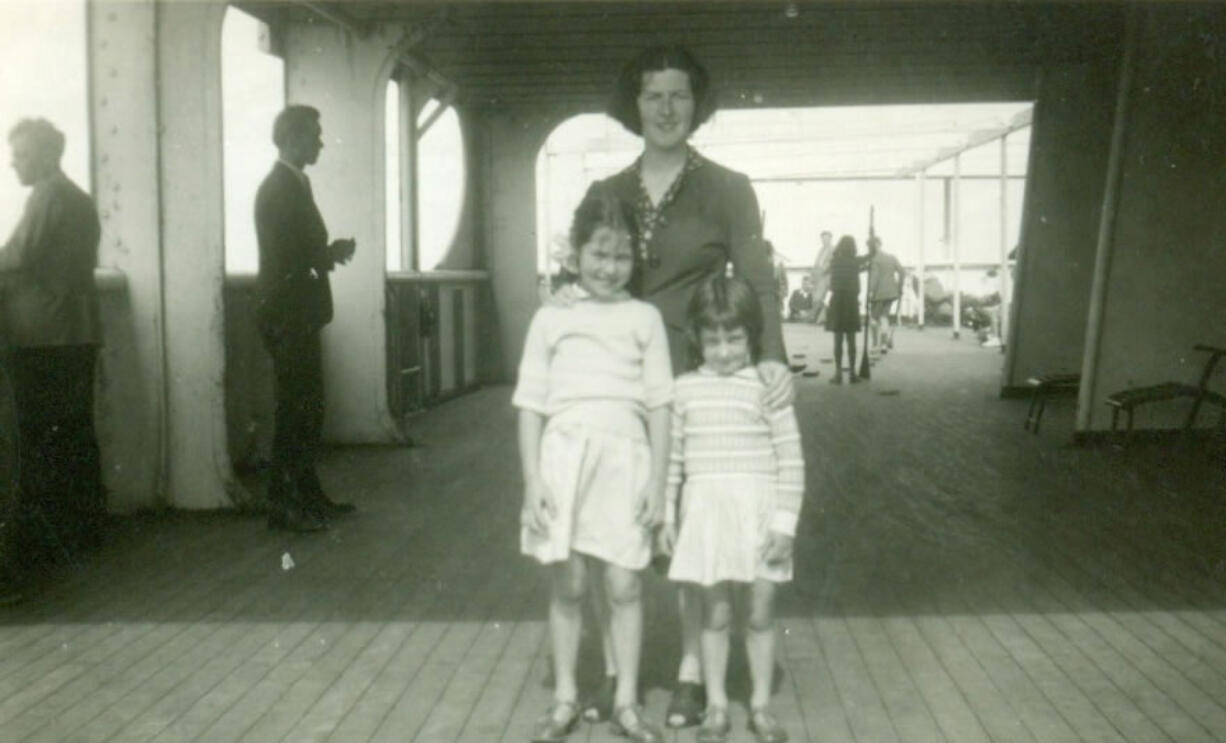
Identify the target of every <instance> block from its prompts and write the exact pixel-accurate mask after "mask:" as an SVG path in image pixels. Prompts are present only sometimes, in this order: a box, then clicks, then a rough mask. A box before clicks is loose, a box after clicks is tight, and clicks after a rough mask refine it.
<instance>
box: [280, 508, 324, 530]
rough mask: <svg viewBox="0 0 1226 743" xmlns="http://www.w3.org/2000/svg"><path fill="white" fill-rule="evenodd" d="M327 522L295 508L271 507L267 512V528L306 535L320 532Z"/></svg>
mask: <svg viewBox="0 0 1226 743" xmlns="http://www.w3.org/2000/svg"><path fill="white" fill-rule="evenodd" d="M327 525H328V524H327V522H326V521H324V520H323V519H321V518H320V517H319V516H316V515H315V514H314V513H312V512H310V511H307V510H304V509H302V508H299V507H297V506H273V507H272V510H271V511H269V512H268V528H269V529H281V530H283V531H292V532H297V533H299V534H306V533H309V532H314V531H322V530H323V529H324V528H325V527H326V526H327Z"/></svg>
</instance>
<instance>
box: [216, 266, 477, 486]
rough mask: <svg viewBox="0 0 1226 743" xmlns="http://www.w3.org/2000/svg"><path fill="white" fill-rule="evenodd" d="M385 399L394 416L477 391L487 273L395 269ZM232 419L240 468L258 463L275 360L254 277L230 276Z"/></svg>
mask: <svg viewBox="0 0 1226 743" xmlns="http://www.w3.org/2000/svg"><path fill="white" fill-rule="evenodd" d="M386 292H387V295H386V300H387V308H386V320H387V397H388V409H389V412H390V413H391V415H392V417H393V418H395V419H401V418H403V417H404V416H406V415H409V414H410V413H413V412H414V411H417V410H422V409H424V408H426V407H429V406H430V405H434V404H437V403H439V402H442V401H444V400H447V399H449V398H452V397H455V396H457V395H460V394H463V393H465V392H468V391H471V390H473V389H475V388H477V387H479V386H480V385H481V383H482V382H483V381H484V380H487V379H489V378H490V372H489V370H490V368H491V367H490V364H491V363H493V353H494V351H495V349H494V347H493V345H492V343H493V342H494V341H493V340H492V338H493V337H494V336H493V330H494V328H493V323H492V318H493V317H494V314H493V307H492V300H491V298H490V288H489V275H488V274H487V273H486V272H484V271H442V272H432V273H425V274H419V273H393V274H389V275H388V277H387V282H386ZM225 303H226V313H225V315H226V420H227V427H228V435H229V441H230V456H231V459H232V460H233V461H234V462H235V464H236V466H238V467H240V468H242V467H243V466H244V465H254V464H257V463H258V462H259V460H260V459H261V458H262V457H263V456H265V453H266V452H267V451H268V449H269V445H270V441H271V436H272V428H273V411H274V401H273V381H272V363H271V361H270V360H269V359H268V354H267V353H266V352H265V351H264V347H263V344H262V342H261V341H260V336H259V333H258V332H257V331H256V327H255V277H254V276H246V275H232V276H228V277H227V278H226V288H225Z"/></svg>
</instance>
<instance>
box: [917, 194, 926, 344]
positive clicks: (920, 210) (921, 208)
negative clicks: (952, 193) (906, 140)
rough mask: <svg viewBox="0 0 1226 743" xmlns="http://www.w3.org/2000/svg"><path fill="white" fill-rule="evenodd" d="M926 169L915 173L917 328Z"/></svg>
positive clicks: (921, 310)
mask: <svg viewBox="0 0 1226 743" xmlns="http://www.w3.org/2000/svg"><path fill="white" fill-rule="evenodd" d="M926 175H927V172H926V171H923V170H921V171H920V172H918V173H916V174H915V202H916V203H915V211H916V213H917V214H918V218H917V219H916V220H915V222H916V228H915V236H916V241H915V242H916V245H917V246H918V247H919V260H918V262H917V263H916V266H915V279H916V282H917V283H918V284H919V291H918V292H917V293H916V302H917V305H918V306H917V307H916V311H915V312H916V315H915V318H916V319H915V325H916V327H918V328H923V327H924V232H925V217H926V214H925V211H926V210H925V204H924V196H925V194H924V189H925V188H927V183H926V182H925V180H926V179H925V176H926Z"/></svg>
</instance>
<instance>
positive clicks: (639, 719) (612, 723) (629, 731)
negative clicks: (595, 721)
mask: <svg viewBox="0 0 1226 743" xmlns="http://www.w3.org/2000/svg"><path fill="white" fill-rule="evenodd" d="M609 732H611V733H613V734H614V735H617V736H620V737H622V738H629V739H630V740H632V741H634V743H664V733H661V732H660V731H659V730H658V729H657V728H656V727H655V726H654V725H652V724H651V723H650V722H647V720H645V719H643V708H642V707H641V706H640V705H637V704H632V705H628V706H625V707H618V708H617V709H615V710H613V717H612V718H610V720H609Z"/></svg>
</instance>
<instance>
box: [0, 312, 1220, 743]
mask: <svg viewBox="0 0 1226 743" xmlns="http://www.w3.org/2000/svg"><path fill="white" fill-rule="evenodd" d="M788 332H789V336H790V343H791V347H792V350H793V351H794V352H798V353H805V354H806V355H807V358H808V360H809V362H810V365H811V366H812V367H813V368H816V369H818V370H820V372H821V376H819V377H817V378H810V377H798V378H797V379H798V385H799V389H798V403H797V405H798V413H799V417H800V421H801V428H802V433H803V437H804V441H805V448H806V452H807V457H808V490H809V501H808V503H807V505H806V509H805V512H804V515H803V517H802V524H801V527H800V533H799V537H798V545H797V552H798V561H797V568H796V574H797V579H796V581H795V582H794V583H793V584H792V585H791V586H789V587H788V588H787V589H786V590H785V592H784V593H783V595H782V598H781V602H780V606H779V616H780V620H779V625H780V633H781V643H780V645H779V648H780V658H779V671H780V672H779V673H778V674H777V675H778V684H777V690H776V699H777V707H778V711H779V713H780V714H781V716H782V718H783V720H784V722H785V724H786V725H787V727H788V728H789V730H790V732H791V733H792V738H793V740H796V741H830V742H831V743H834V742H838V741H860V742H863V743H888V742H890V741H917V742H919V741H951V742H954V743H963V742H974V741H1002V742H1003V741H1035V742H1036V743H1049V742H1053V741H1057V742H1058V741H1133V742H1135V743H1155V742H1158V741H1171V742H1172V743H1188V742H1195V741H1214V740H1219V741H1220V740H1226V498H1223V495H1224V494H1226V467H1223V462H1224V461H1226V460H1224V457H1223V453H1222V449H1221V447H1220V445H1219V444H1217V443H1210V444H1205V443H1203V442H1201V443H1196V442H1190V441H1182V442H1181V441H1174V442H1166V443H1161V444H1156V443H1144V444H1138V445H1135V446H1133V447H1130V448H1127V449H1123V448H1117V447H1109V446H1103V447H1096V448H1075V447H1072V446H1071V445H1070V444H1069V443H1068V441H1069V434H1070V431H1071V427H1072V415H1073V405H1072V402H1073V401H1072V400H1057V401H1055V402H1053V403H1052V404H1051V405H1050V406H1049V411H1048V414H1047V416H1046V418H1045V420H1044V425H1043V431H1042V433H1041V434H1040V435H1039V436H1032V435H1030V434H1028V433H1026V432H1024V431H1023V430H1022V419H1023V418H1024V416H1025V412H1026V410H1025V409H1026V402H1025V401H1022V400H1000V399H998V397H997V394H996V392H997V389H998V384H999V381H998V380H999V368H1000V364H1001V359H1002V357H1001V355H1000V354H999V353H998V352H996V351H992V350H987V349H981V348H979V347H978V346H976V345H975V344H974V343H973V342H971V341H969V340H967V339H965V338H964V339H963V340H961V341H954V340H952V339H951V338H950V334H949V332H948V330H937V329H929V330H927V331H924V332H918V331H913V330H912V331H901V332H900V333H899V337H898V350H896V351H895V352H894V353H892V354H891V355H890V356H888V357H887V358H886V359H884V360H883V361H882V362H881V363H880V364H878V365H877V366H876V367H874V369H873V375H874V378H873V381H872V382H871V383H870V384H867V385H859V386H855V387H852V386H843V387H835V386H832V385H830V384H827V379H828V378H829V376H830V370H831V367H830V365H829V363H828V362H826V363H823V359H825V358H826V357H828V356H829V352H828V350H827V344H828V342H829V340H828V336H827V335H826V334H825V333H819V332H818V331H817V330H816V329H814V328H811V327H801V326H789V327H788ZM508 398H509V390H508V389H507V388H505V387H500V388H490V389H485V390H482V391H480V392H478V393H475V394H473V395H469V396H466V397H464V398H461V399H458V400H454V401H452V402H449V403H447V404H444V405H442V406H440V407H438V408H436V409H433V410H431V411H429V412H427V413H424V414H422V415H421V416H419V417H417V418H416V419H414V421H413V428H414V430H415V432H416V434H417V435H418V437H419V438H420V439H421V440H422V442H423V444H424V445H422V446H419V447H417V448H413V449H397V448H373V447H372V448H352V449H343V450H336V451H332V452H329V453H328V455H327V457H326V460H325V462H324V463H323V468H322V475H323V478H324V480H325V484H326V485H327V486H328V487H329V488H330V490H331V491H333V493H334V494H336V496H338V497H341V498H344V499H350V500H353V501H355V502H356V503H357V504H358V505H359V508H360V511H359V513H358V514H356V515H355V516H353V517H351V518H348V519H346V520H343V521H341V522H339V523H337V524H336V525H335V526H334V527H333V528H332V529H330V530H329V531H328V532H327V533H324V534H320V535H304V536H294V535H284V534H281V533H273V532H269V531H267V530H266V529H265V527H264V523H263V520H262V519H261V518H259V517H258V516H255V515H243V514H227V513H214V514H183V513H171V514H155V515H139V516H130V517H124V518H121V519H117V520H116V524H115V528H114V534H113V537H112V538H111V539H110V540H109V541H108V544H107V545H106V547H105V548H104V550H103V552H102V553H101V554H100V555H98V556H96V557H93V558H91V559H89V560H87V561H86V562H84V563H82V564H79V565H76V566H72V567H69V568H66V569H65V570H64V571H63V574H62V575H60V576H58V578H57V580H56V581H55V582H53V583H52V584H51V585H50V586H49V587H48V588H47V589H46V590H45V591H44V592H43V593H41V594H40V595H38V596H37V597H35V598H34V599H32V600H30V601H28V602H27V603H25V604H22V605H19V606H17V607H12V608H8V609H4V610H2V611H0V740H2V741H9V742H15V741H25V740H31V741H108V740H115V741H190V740H201V741H239V740H241V741H253V742H258V743H263V742H265V741H277V740H285V741H322V740H332V741H419V742H425V741H446V742H452V741H474V742H476V741H490V742H494V741H524V740H527V730H528V728H529V726H530V724H531V721H532V719H533V718H534V717H535V716H536V715H537V714H539V713H540V712H541V711H542V710H543V709H544V708H545V706H546V705H547V703H548V700H549V698H550V689H549V687H548V674H547V671H546V658H547V656H546V628H545V623H544V617H545V605H546V586H545V584H544V582H543V574H542V571H541V570H540V569H539V568H537V567H536V566H534V565H533V564H532V563H530V562H529V561H527V560H526V559H524V558H522V557H520V556H518V555H517V551H516V543H517V540H516V533H515V531H516V527H515V525H516V523H517V512H518V507H519V498H520V495H519V492H518V490H517V482H518V466H517V460H516V450H515V443H514V431H515V426H514V417H513V414H512V412H511V410H510V409H509V407H508ZM646 602H647V622H646V625H647V636H646V638H645V645H646V648H645V663H644V669H643V686H644V690H645V697H646V703H647V706H648V712H649V714H650V715H651V716H652V717H653V718H654V719H656V720H657V721H659V720H662V718H663V710H664V706H665V704H666V702H667V694H668V692H667V687H668V685H669V681H670V677H671V673H672V671H673V670H674V667H675V663H676V641H675V637H676V632H677V624H676V617H675V612H674V611H673V610H672V599H671V592H670V591H669V589H668V587H667V586H665V585H664V584H663V582H662V581H661V580H660V579H658V578H656V577H649V578H648V579H647V596H646ZM592 640H593V638H591V637H590V636H589V637H588V638H587V639H586V640H585V653H584V662H585V668H587V669H589V670H590V669H591V668H592V666H593V662H594V660H595V648H594V642H593V641H592ZM731 687H732V691H733V693H734V694H735V697H736V699H735V701H734V704H733V709H732V716H733V724H734V729H733V737H732V740H733V741H748V740H752V737H751V736H750V735H749V733H747V732H746V731H745V727H744V723H745V709H744V699H745V698H746V696H747V682H746V675H745V665H744V660H743V657H742V656H736V657H734V659H733V664H732V679H731ZM673 737H674V734H673V733H671V732H670V733H669V738H670V740H671V739H673ZM572 739H573V740H576V741H606V740H615V739H614V738H612V736H611V735H610V734H609V732H608V729H607V726H604V725H600V726H583V727H580V728H579V729H578V730H577V731H576V733H575V734H574V735H573V736H572ZM675 739H676V740H679V741H690V740H693V732H692V731H683V732H681V733H678V734H675Z"/></svg>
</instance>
